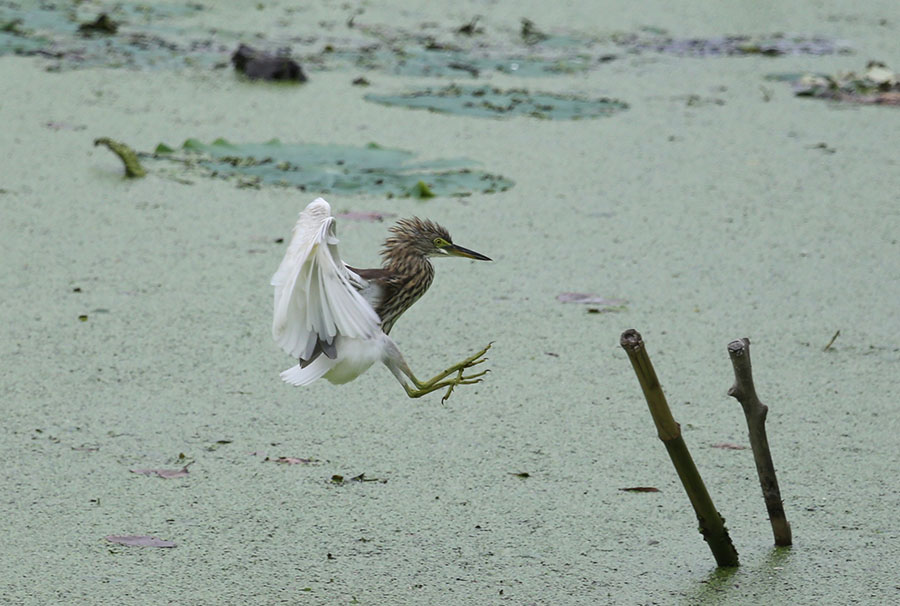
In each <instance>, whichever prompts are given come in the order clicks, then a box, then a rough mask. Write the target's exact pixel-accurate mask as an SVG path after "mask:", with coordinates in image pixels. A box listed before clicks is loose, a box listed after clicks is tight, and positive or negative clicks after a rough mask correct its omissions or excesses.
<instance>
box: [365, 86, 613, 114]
mask: <svg viewBox="0 0 900 606" xmlns="http://www.w3.org/2000/svg"><path fill="white" fill-rule="evenodd" d="M365 99H366V100H368V101H374V102H375V103H381V104H383V105H395V106H401V107H410V108H418V109H428V110H431V111H435V112H442V113H448V114H459V115H463V116H475V117H478V118H503V117H510V116H532V117H535V118H544V119H548V120H578V119H582V118H600V117H604V116H611V115H613V114H615V113H618V112H620V111H623V110H625V109H628V104H627V103H624V102H623V101H618V100H616V99H607V98H602V99H587V98H584V97H578V96H574V95H555V94H552V93H533V92H529V91H527V90H525V89H513V90H501V89H498V88H492V87H489V86H457V85H451V86H447V87H444V88H441V89H430V88H429V89H425V90H422V91H417V92H413V93H407V94H403V95H374V94H370V95H366V96H365Z"/></svg>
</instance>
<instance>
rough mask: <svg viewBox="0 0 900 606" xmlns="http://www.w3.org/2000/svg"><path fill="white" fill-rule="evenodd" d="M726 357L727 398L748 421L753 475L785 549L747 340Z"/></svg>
mask: <svg viewBox="0 0 900 606" xmlns="http://www.w3.org/2000/svg"><path fill="white" fill-rule="evenodd" d="M835 336H836V335H835ZM728 355H729V356H730V357H731V365H732V366H733V367H734V385H732V387H731V389H729V390H728V395H729V396H731V397H733V398H735V399H736V400H737V401H738V402H740V403H741V408H743V410H744V417H746V419H747V428H748V430H749V433H750V448H752V449H753V460H754V461H755V462H756V472H757V474H759V484H760V486H761V487H762V493H763V500H764V501H765V503H766V509H767V510H768V512H769V522H770V523H771V524H772V534H773V535H774V536H775V544H776V545H778V546H780V547H783V546H787V545H790V544H791V542H792V537H791V525H790V524H789V523H788V521H787V517H786V516H785V514H784V503H783V502H782V500H781V490H780V489H779V488H778V478H776V477H775V464H774V463H773V462H772V452H771V451H770V450H769V440H768V438H767V437H766V415H767V414H768V412H769V407H768V406H766V405H765V404H763V403H762V402H760V401H759V398H758V397H757V395H756V387H755V386H754V385H753V369H752V368H751V366H750V339H747V338H743V339H737V340H735V341H732V342H731V343H729V344H728Z"/></svg>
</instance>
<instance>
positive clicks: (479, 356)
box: [403, 343, 493, 403]
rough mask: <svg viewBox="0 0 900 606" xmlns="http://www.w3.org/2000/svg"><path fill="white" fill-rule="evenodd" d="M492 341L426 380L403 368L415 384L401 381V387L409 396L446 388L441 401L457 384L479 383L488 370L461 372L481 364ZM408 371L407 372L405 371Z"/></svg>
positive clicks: (422, 394) (417, 395)
mask: <svg viewBox="0 0 900 606" xmlns="http://www.w3.org/2000/svg"><path fill="white" fill-rule="evenodd" d="M491 345H493V343H488V345H487V347H485V348H484V349H482V350H481V351H479V352H478V353H476V354H475V355H473V356H469V357H468V358H466V359H465V360H463V361H462V362H460V363H459V364H454V365H453V366H451V367H449V368H447V369H445V370H444V371H443V372H440V373H438V374H436V375H435V376H433V377H431V378H430V379H428V380H427V381H419V380H418V379H417V378H416V377H415V376H414V375H413V374H412V371H411V370H409V368H408V367H407V368H405V369H403V370H404V373H405V374H406V375H407V376H408V377H409V378H410V380H411V381H412V382H413V383H414V384H415V387H410V386H409V385H408V384H407V383H406V382H403V388H404V389H405V390H406V394H407V395H408V396H409V397H410V398H421V397H422V396H424V395H425V394H429V393H431V392H433V391H437V390H438V389H444V388H445V387H446V388H447V393H445V394H444V397H443V398H441V403H444V402H446V401H447V398H449V397H450V394H452V393H453V389H454V388H455V387H456V386H457V385H472V384H473V383H480V382H481V380H482V377H484V375H486V374H487V373H488V372H490V371H489V370H482V371H481V372H476V373H474V374H470V375H466V374H463V373H464V371H465V370H466V369H469V368H472V367H474V366H476V365H478V364H481V363H482V362H484V361H485V360H487V358H485V357H484V354H486V353H487V351H488V350H489V349H490V348H491ZM407 371H408V372H407ZM454 373H456V376H455V377H453V378H449V379H448V378H447V377H450V375H452V374H454Z"/></svg>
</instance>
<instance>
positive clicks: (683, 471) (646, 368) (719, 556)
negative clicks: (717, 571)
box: [619, 328, 738, 567]
mask: <svg viewBox="0 0 900 606" xmlns="http://www.w3.org/2000/svg"><path fill="white" fill-rule="evenodd" d="M619 344H620V345H621V346H622V348H623V349H624V350H625V353H627V354H628V359H629V360H631V365H632V366H633V367H634V372H635V374H636V375H637V377H638V381H639V382H640V384H641V389H642V390H643V391H644V397H645V398H646V400H647V405H648V406H649V407H650V414H651V415H652V416H653V422H654V423H655V424H656V433H657V435H658V436H659V439H660V440H662V443H663V445H665V447H666V451H667V452H668V453H669V458H671V459H672V464H673V465H674V466H675V471H676V472H678V477H679V478H680V479H681V483H682V484H683V485H684V490H685V492H687V495H688V499H690V501H691V505H693V507H694V513H695V514H696V515H697V521H698V522H699V523H700V534H702V535H703V539H704V540H705V541H706V543H707V545H709V548H710V550H711V551H712V553H713V557H715V559H716V564H718V565H719V566H720V567H724V566H737V565H738V553H737V550H735V548H734V544H733V543H732V542H731V537H729V536H728V529H727V528H725V521H724V520H723V519H722V516H720V515H719V512H718V511H716V507H715V505H713V502H712V498H710V496H709V492H707V490H706V485H705V484H704V483H703V478H701V477H700V472H698V471H697V467H696V465H694V460H693V459H692V458H691V453H690V451H688V448H687V445H686V444H685V443H684V439H683V438H682V437H681V426H679V425H678V423H676V422H675V419H674V418H673V417H672V411H671V410H670V409H669V405H668V403H667V402H666V396H665V394H663V391H662V387H660V385H659V380H658V379H657V378H656V371H655V370H653V365H652V364H651V363H650V357H649V356H648V355H647V351H646V350H645V349H644V341H643V339H641V335H640V333H639V332H638V331H636V330H634V329H633V328H631V329H628V330H626V331H625V332H623V333H622V336H621V338H620V340H619Z"/></svg>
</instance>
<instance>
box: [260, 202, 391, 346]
mask: <svg viewBox="0 0 900 606" xmlns="http://www.w3.org/2000/svg"><path fill="white" fill-rule="evenodd" d="M337 243H338V239H337V237H336V236H335V228H334V217H332V216H331V207H330V206H329V205H328V202H326V201H325V200H323V199H322V198H317V199H315V200H314V201H313V202H311V203H310V205H309V206H307V207H306V209H305V210H304V211H303V212H301V213H300V218H299V219H298V220H297V224H296V225H295V226H294V233H293V237H292V238H291V243H290V245H289V246H288V249H287V252H286V253H285V255H284V259H282V261H281V265H280V266H279V267H278V271H276V272H275V275H274V276H272V286H274V287H275V313H274V318H273V320H272V337H273V338H274V339H275V342H276V343H278V345H280V346H281V348H282V349H284V351H286V352H287V353H289V354H291V355H292V356H294V357H295V358H303V359H309V357H310V356H311V355H312V353H313V350H314V349H315V347H316V343H318V341H319V340H322V341H324V342H326V343H329V344H331V343H333V342H334V338H335V337H336V336H337V335H339V334H340V335H344V336H347V337H351V338H358V339H370V338H373V337H374V336H376V335H377V334H378V332H379V331H380V330H381V326H380V324H381V321H380V319H379V318H378V314H376V313H375V310H374V309H372V306H371V305H369V304H368V303H367V302H366V300H365V299H363V297H362V296H361V295H360V294H359V292H357V290H356V288H354V286H353V284H352V283H351V276H352V279H353V280H354V281H359V280H361V278H360V277H359V276H357V275H356V274H351V272H350V271H349V270H348V269H347V267H346V266H345V265H344V263H343V262H342V261H341V257H340V254H338V249H337Z"/></svg>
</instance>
